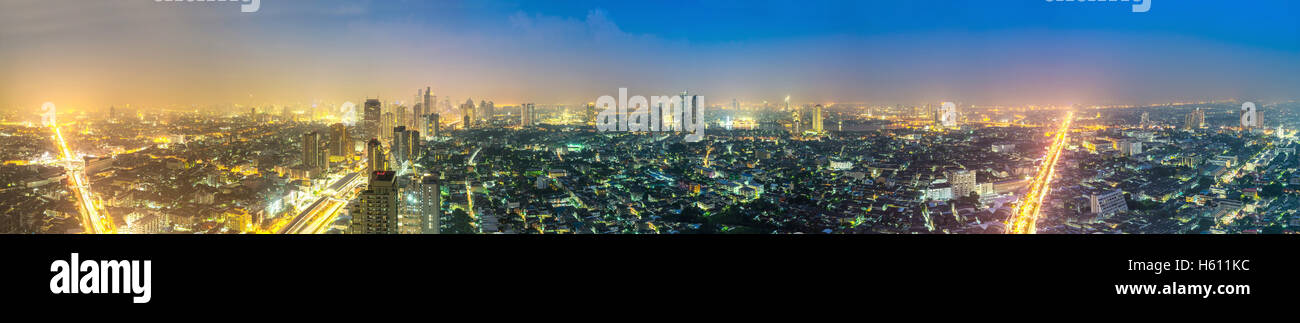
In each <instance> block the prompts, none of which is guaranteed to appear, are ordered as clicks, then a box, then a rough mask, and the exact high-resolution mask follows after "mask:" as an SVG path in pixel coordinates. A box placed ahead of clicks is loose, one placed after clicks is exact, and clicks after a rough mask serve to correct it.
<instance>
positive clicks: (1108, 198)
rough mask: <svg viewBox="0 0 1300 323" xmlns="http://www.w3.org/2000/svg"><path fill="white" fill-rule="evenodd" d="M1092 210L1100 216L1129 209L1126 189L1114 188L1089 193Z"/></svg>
mask: <svg viewBox="0 0 1300 323" xmlns="http://www.w3.org/2000/svg"><path fill="white" fill-rule="evenodd" d="M1088 203H1089V206H1090V207H1091V211H1092V213H1094V214H1097V216H1098V217H1104V216H1108V215H1112V214H1115V213H1119V212H1127V211H1128V202H1126V201H1124V191H1121V190H1113V191H1104V192H1094V193H1091V194H1088Z"/></svg>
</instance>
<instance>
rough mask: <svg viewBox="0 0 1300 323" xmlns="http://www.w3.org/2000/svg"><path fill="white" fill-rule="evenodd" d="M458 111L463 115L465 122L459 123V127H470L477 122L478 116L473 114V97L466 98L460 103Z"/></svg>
mask: <svg viewBox="0 0 1300 323" xmlns="http://www.w3.org/2000/svg"><path fill="white" fill-rule="evenodd" d="M460 113H461V115H463V116H465V121H464V122H465V124H463V125H461V127H463V128H465V129H470V128H473V127H474V124H475V123H477V122H478V116H475V115H474V99H472V98H471V99H466V100H465V103H463V104H461V105H460Z"/></svg>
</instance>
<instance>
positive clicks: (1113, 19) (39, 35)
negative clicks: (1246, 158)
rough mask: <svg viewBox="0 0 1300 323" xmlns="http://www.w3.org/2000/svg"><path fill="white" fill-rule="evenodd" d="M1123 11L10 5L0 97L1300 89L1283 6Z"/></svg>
mask: <svg viewBox="0 0 1300 323" xmlns="http://www.w3.org/2000/svg"><path fill="white" fill-rule="evenodd" d="M1125 5H1127V4H1124V5H1119V4H1073V3H1050V2H1043V1H1005V2H992V3H990V2H957V1H951V2H949V1H940V2H936V3H926V4H925V5H918V4H910V3H894V2H889V3H859V2H839V1H825V2H818V3H817V4H816V5H809V4H806V3H804V2H780V1H778V2H769V3H765V4H764V5H762V6H752V5H749V4H746V3H744V2H734V1H682V2H649V3H624V2H613V3H611V2H596V1H566V2H562V3H547V2H534V1H525V2H514V1H474V2H420V1H417V2H406V1H392V2H389V1H310V2H309V1H275V0H268V1H263V3H262V4H261V8H260V10H259V11H258V12H254V13H240V12H239V10H238V9H237V8H236V6H232V5H229V4H220V3H217V4H208V3H201V4H195V3H159V2H154V1H132V0H116V1H95V2H79V1H78V2H72V1H27V0H20V1H8V2H6V3H5V4H3V6H4V7H5V9H6V10H2V11H0V21H3V22H0V27H3V28H0V35H3V37H4V38H5V39H6V43H7V44H9V45H7V46H5V47H3V48H0V62H3V63H0V64H4V69H5V70H8V71H11V72H10V73H6V74H5V75H3V76H0V78H2V79H3V83H5V84H6V86H5V87H3V88H0V107H2V108H5V109H12V108H24V109H35V108H38V107H39V106H40V104H41V103H43V102H47V101H48V102H55V103H57V104H58V105H59V106H60V108H71V109H104V108H106V107H109V106H125V105H134V106H140V107H191V106H193V107H207V106H213V105H255V106H265V105H294V104H310V103H311V102H313V101H317V100H319V101H329V102H342V101H354V102H356V101H358V100H359V99H361V98H366V97H369V98H375V97H378V98H383V99H384V101H386V102H393V101H404V102H405V101H409V100H410V99H411V98H412V97H413V94H414V93H415V89H419V88H424V87H425V86H431V87H432V89H433V91H434V94H435V95H439V96H444V95H449V96H450V97H451V98H452V101H453V102H460V101H462V100H464V99H466V98H472V99H474V100H475V101H478V100H481V99H486V100H490V101H494V102H496V104H497V105H503V106H504V105H515V104H518V103H523V102H537V103H540V104H580V103H584V102H590V101H593V100H594V99H595V98H596V97H598V96H601V95H608V94H610V93H614V92H615V91H617V89H618V88H620V87H627V88H630V89H632V91H634V92H638V93H652V94H669V93H676V92H680V91H682V90H689V91H691V92H695V93H701V94H705V95H707V96H709V97H710V98H711V99H712V103H717V104H727V103H729V102H730V101H731V99H733V98H736V99H739V100H741V101H744V102H745V103H746V104H749V103H754V102H760V101H762V100H769V101H772V102H777V101H779V100H781V99H782V98H783V97H784V96H786V95H790V96H792V97H793V101H794V102H796V103H811V102H815V103H827V102H853V103H860V104H890V105H892V104H895V103H927V102H933V103H936V104H937V102H940V101H959V102H963V103H969V104H984V105H990V104H1002V105H1021V104H1037V105H1072V104H1089V105H1090V104H1150V103H1165V102H1174V101H1195V100H1219V99H1242V100H1256V101H1269V100H1289V99H1294V98H1295V96H1294V92H1293V91H1294V89H1296V88H1300V46H1297V42H1296V41H1295V40H1296V39H1300V31H1297V28H1296V26H1295V24H1292V23H1287V21H1286V20H1287V19H1289V17H1292V16H1294V14H1295V13H1296V9H1297V8H1296V5H1295V4H1292V3H1289V2H1286V1H1255V2H1251V6H1249V7H1247V6H1242V5H1239V4H1234V3H1229V2H1224V1H1193V2H1179V3H1168V4H1161V5H1158V6H1155V7H1154V8H1153V9H1152V10H1151V11H1150V12H1146V13H1133V12H1130V11H1129V10H1127V8H1126V7H1125ZM828 8H833V9H834V10H828ZM1191 21H1195V23H1190V22H1191ZM440 100H441V99H440ZM358 103H359V102H358Z"/></svg>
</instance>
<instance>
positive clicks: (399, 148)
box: [389, 126, 411, 169]
mask: <svg viewBox="0 0 1300 323" xmlns="http://www.w3.org/2000/svg"><path fill="white" fill-rule="evenodd" d="M409 138H410V137H408V136H407V133H406V127H403V126H397V127H393V141H392V143H393V144H392V149H390V151H389V152H390V153H392V158H390V160H392V161H393V168H397V169H400V168H401V167H402V166H401V165H402V163H405V162H406V161H407V160H406V156H408V155H410V152H408V151H407V149H410V147H411V143H410V140H409Z"/></svg>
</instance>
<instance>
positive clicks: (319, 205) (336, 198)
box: [277, 172, 366, 234]
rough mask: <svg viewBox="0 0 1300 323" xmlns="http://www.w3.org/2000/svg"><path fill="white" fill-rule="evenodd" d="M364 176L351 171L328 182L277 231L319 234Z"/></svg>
mask: <svg viewBox="0 0 1300 323" xmlns="http://www.w3.org/2000/svg"><path fill="white" fill-rule="evenodd" d="M365 182H366V178H365V177H364V176H361V172H353V173H350V174H348V175H347V176H343V178H340V179H338V180H337V181H334V183H333V184H330V186H329V188H327V189H326V190H325V191H324V192H321V196H320V197H319V198H317V199H316V201H315V202H312V204H311V206H308V207H307V209H306V210H303V211H302V212H299V213H298V215H297V216H295V217H294V218H293V220H292V221H290V222H289V225H286V226H284V229H281V230H280V231H279V232H277V233H281V234H319V233H324V232H325V231H326V230H328V229H329V227H330V224H331V223H334V220H335V219H337V218H338V216H339V213H340V212H342V211H343V208H344V207H345V206H347V204H348V200H350V199H351V198H352V195H354V194H353V191H355V189H356V187H357V186H358V185H361V184H364V183H365Z"/></svg>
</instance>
